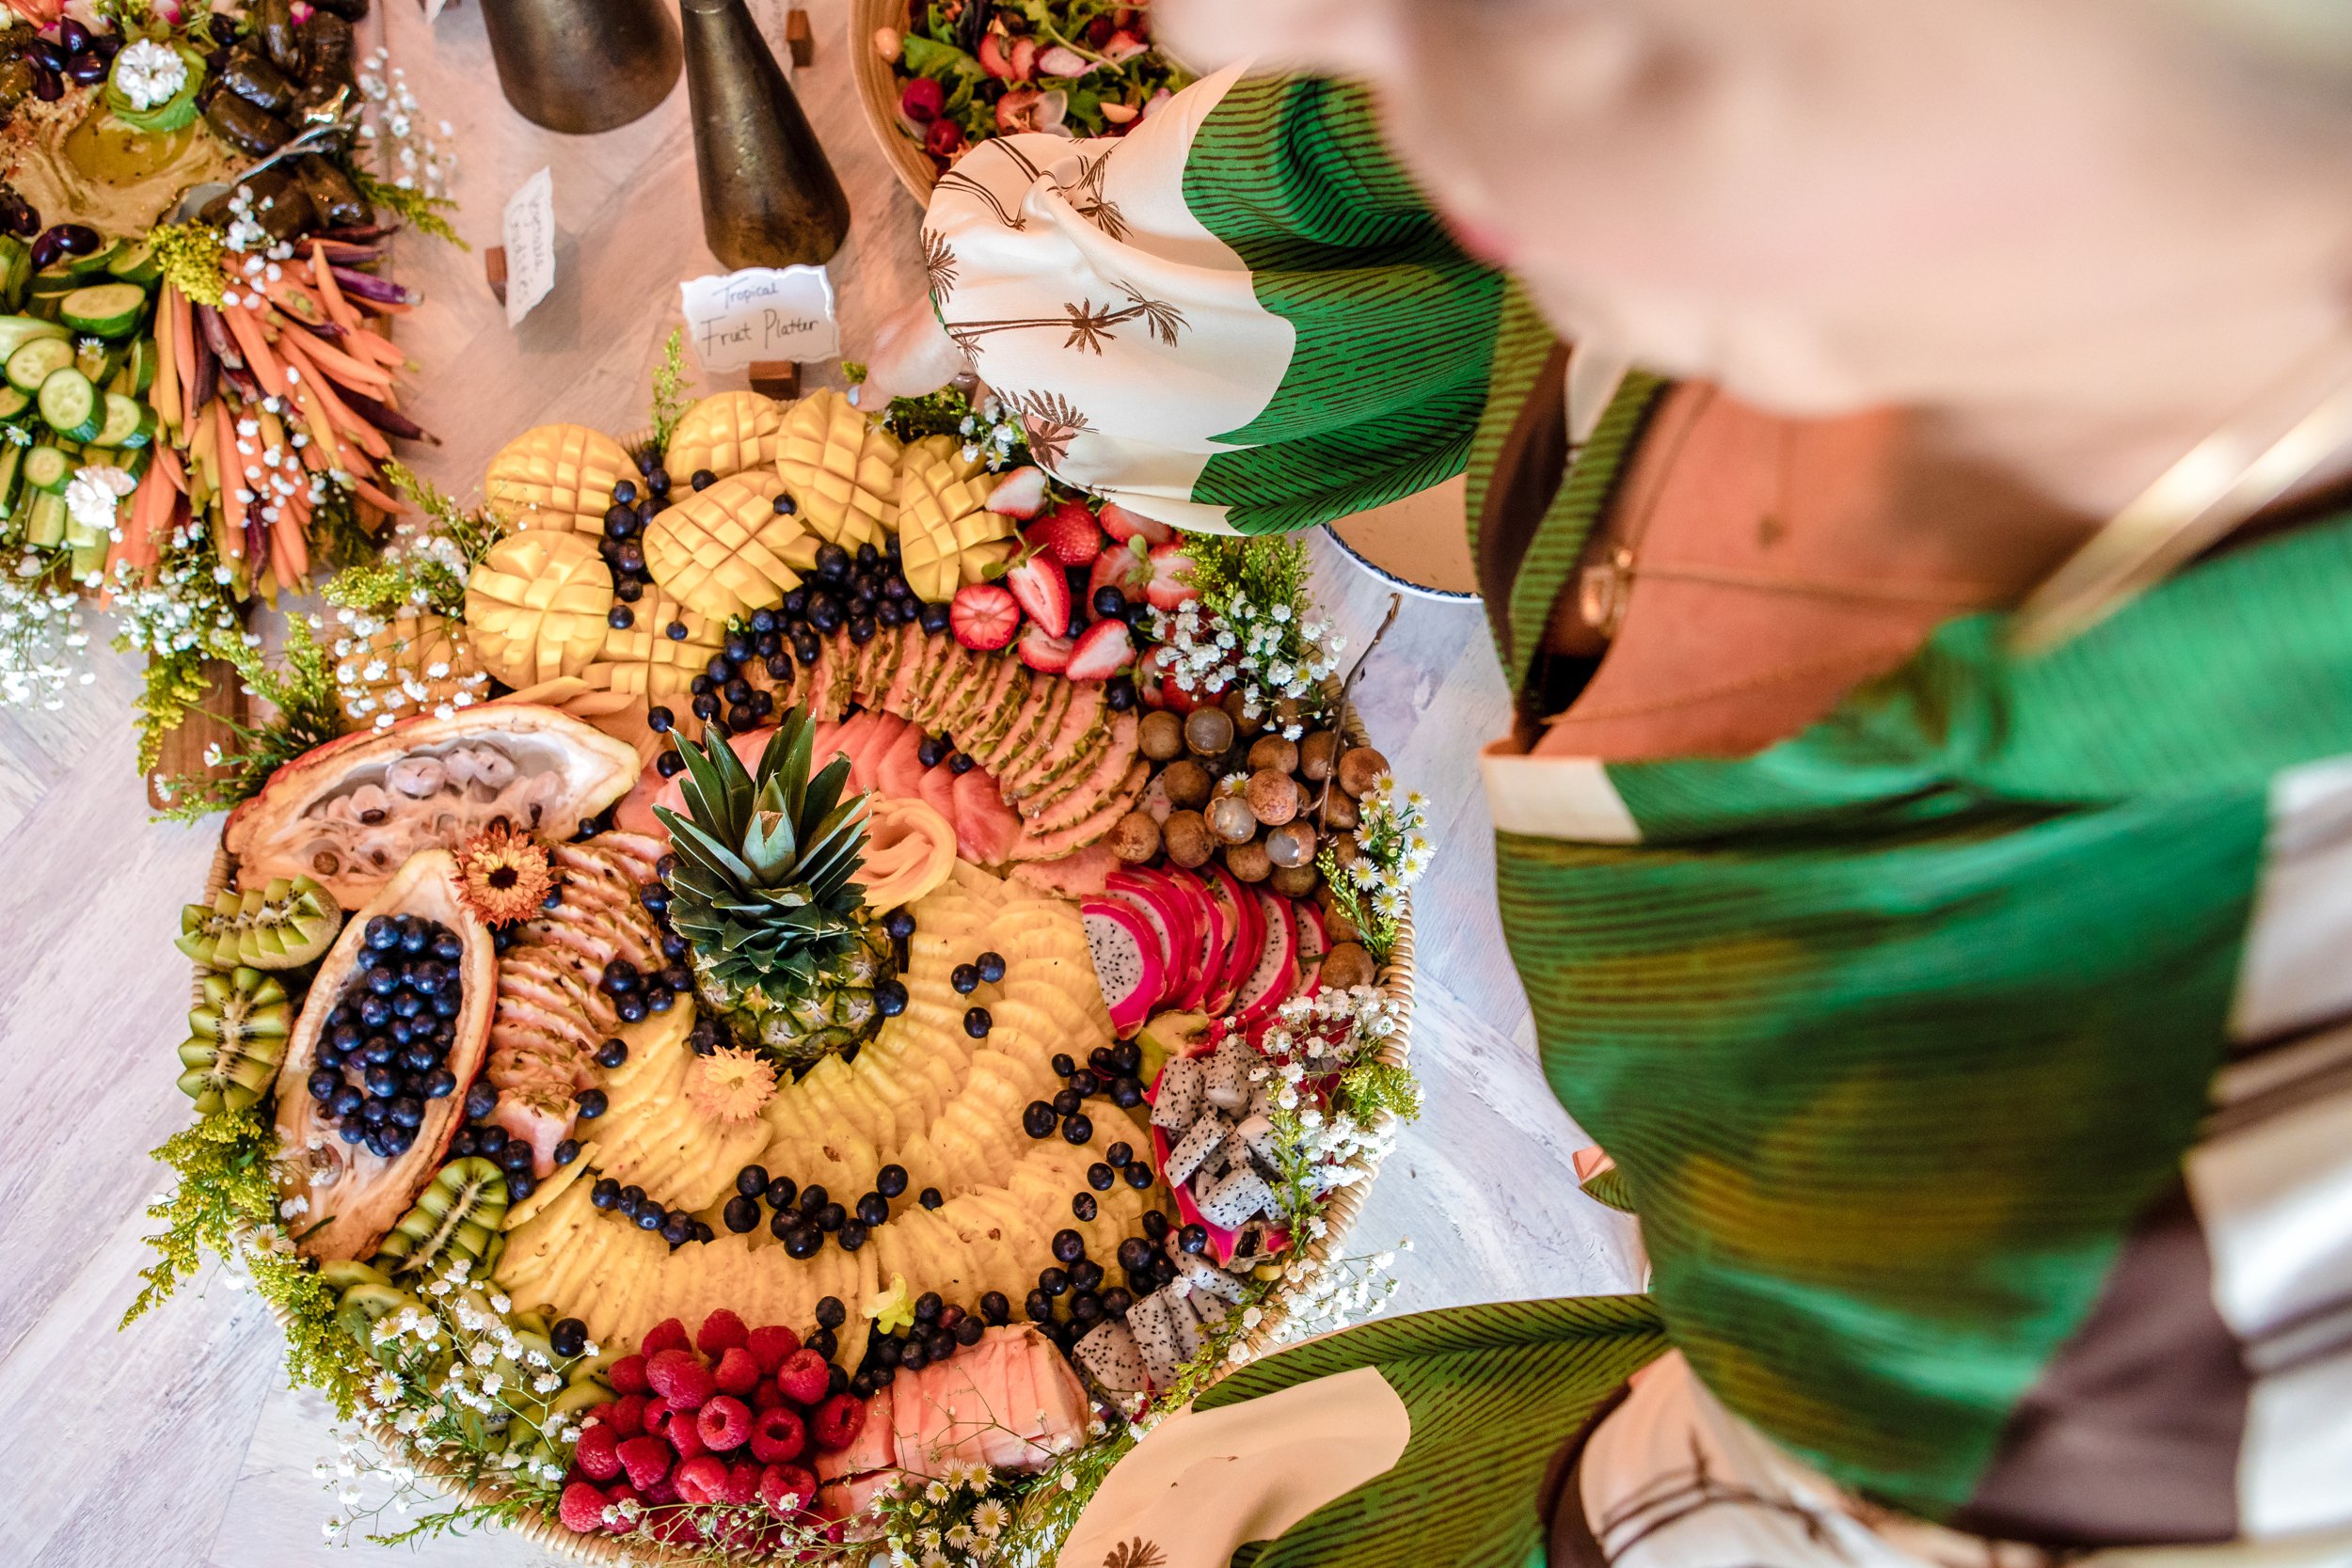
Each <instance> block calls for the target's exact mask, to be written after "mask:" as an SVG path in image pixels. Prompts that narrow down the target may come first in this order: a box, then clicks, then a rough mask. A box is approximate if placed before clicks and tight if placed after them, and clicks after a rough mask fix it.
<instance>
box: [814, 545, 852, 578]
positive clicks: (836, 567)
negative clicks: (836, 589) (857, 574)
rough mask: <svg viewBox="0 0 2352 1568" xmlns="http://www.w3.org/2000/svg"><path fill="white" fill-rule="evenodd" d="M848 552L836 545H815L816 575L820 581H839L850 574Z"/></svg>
mask: <svg viewBox="0 0 2352 1568" xmlns="http://www.w3.org/2000/svg"><path fill="white" fill-rule="evenodd" d="M849 575H850V552H849V551H848V550H845V549H843V548H842V547H841V546H838V545H832V544H826V545H819V546H817V576H818V579H819V580H820V581H824V582H840V581H843V580H844V579H846V578H848V577H849Z"/></svg>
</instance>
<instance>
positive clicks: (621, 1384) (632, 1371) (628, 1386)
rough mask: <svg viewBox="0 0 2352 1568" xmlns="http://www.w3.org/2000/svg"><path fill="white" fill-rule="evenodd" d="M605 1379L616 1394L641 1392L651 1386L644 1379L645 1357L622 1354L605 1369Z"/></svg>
mask: <svg viewBox="0 0 2352 1568" xmlns="http://www.w3.org/2000/svg"><path fill="white" fill-rule="evenodd" d="M604 1376H605V1381H606V1382H608V1383H610V1384H612V1391H613V1392H614V1393H616V1394H642V1393H644V1392H645V1390H647V1389H648V1388H651V1387H652V1386H653V1385H652V1384H650V1383H647V1382H646V1381H645V1358H644V1356H643V1355H624V1356H622V1357H621V1358H620V1359H619V1360H618V1361H615V1362H613V1363H612V1366H611V1367H609V1368H607V1369H606V1370H605V1374H604Z"/></svg>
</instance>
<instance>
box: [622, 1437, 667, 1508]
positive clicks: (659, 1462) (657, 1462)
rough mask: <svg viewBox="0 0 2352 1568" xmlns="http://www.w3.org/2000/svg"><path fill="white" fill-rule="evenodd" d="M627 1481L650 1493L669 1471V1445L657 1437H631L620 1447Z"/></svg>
mask: <svg viewBox="0 0 2352 1568" xmlns="http://www.w3.org/2000/svg"><path fill="white" fill-rule="evenodd" d="M620 1454H621V1468H622V1469H624V1470H627V1471H628V1483H629V1484H630V1485H631V1486H634V1487H635V1488H637V1490H639V1491H640V1492H644V1493H646V1494H648V1495H650V1494H651V1493H652V1491H653V1489H654V1488H655V1487H657V1486H659V1485H660V1483H661V1482H662V1481H663V1480H664V1479H666V1478H667V1477H668V1475H669V1473H670V1445H669V1444H667V1443H664V1442H663V1441H662V1440H661V1439H660V1438H659V1437H632V1438H630V1439H628V1441H627V1442H625V1443H623V1444H622V1445H621V1448H620Z"/></svg>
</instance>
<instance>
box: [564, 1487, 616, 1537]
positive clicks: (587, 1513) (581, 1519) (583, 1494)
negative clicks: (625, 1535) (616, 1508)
mask: <svg viewBox="0 0 2352 1568" xmlns="http://www.w3.org/2000/svg"><path fill="white" fill-rule="evenodd" d="M604 1509H605V1496H604V1494H603V1493H601V1492H599V1491H597V1490H596V1488H595V1487H593V1486H591V1485H589V1484H588V1483H587V1482H586V1481H574V1482H572V1483H571V1484H570V1485H569V1486H566V1487H565V1488H564V1496H563V1498H562V1500H561V1501H559V1502H558V1503H557V1504H556V1510H555V1516H556V1517H557V1518H559V1519H561V1520H562V1521H563V1522H564V1528H565V1529H567V1530H570V1531H572V1532H573V1533H574V1534H576V1535H589V1534H593V1533H594V1532H596V1531H597V1530H600V1529H602V1528H604Z"/></svg>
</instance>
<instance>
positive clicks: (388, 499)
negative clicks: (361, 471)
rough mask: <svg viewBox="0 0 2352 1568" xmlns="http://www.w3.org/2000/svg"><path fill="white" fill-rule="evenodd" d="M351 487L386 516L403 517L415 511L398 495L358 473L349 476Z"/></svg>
mask: <svg viewBox="0 0 2352 1568" xmlns="http://www.w3.org/2000/svg"><path fill="white" fill-rule="evenodd" d="M351 487H352V489H353V490H355V491H357V492H358V496H359V499H361V500H363V501H366V502H368V503H369V504H371V505H373V506H374V507H375V508H377V509H378V510H379V511H381V512H383V513H384V514H385V515H387V516H391V517H405V516H407V515H410V514H411V513H413V512H415V511H416V508H415V507H413V506H410V505H409V504H408V503H407V502H406V501H405V500H402V499H400V498H399V497H398V496H395V495H393V494H391V493H390V492H389V491H387V490H385V489H382V488H380V487H379V486H377V485H375V484H373V483H370V482H368V481H367V480H364V479H362V478H360V477H359V476H358V474H353V475H352V476H351Z"/></svg>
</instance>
